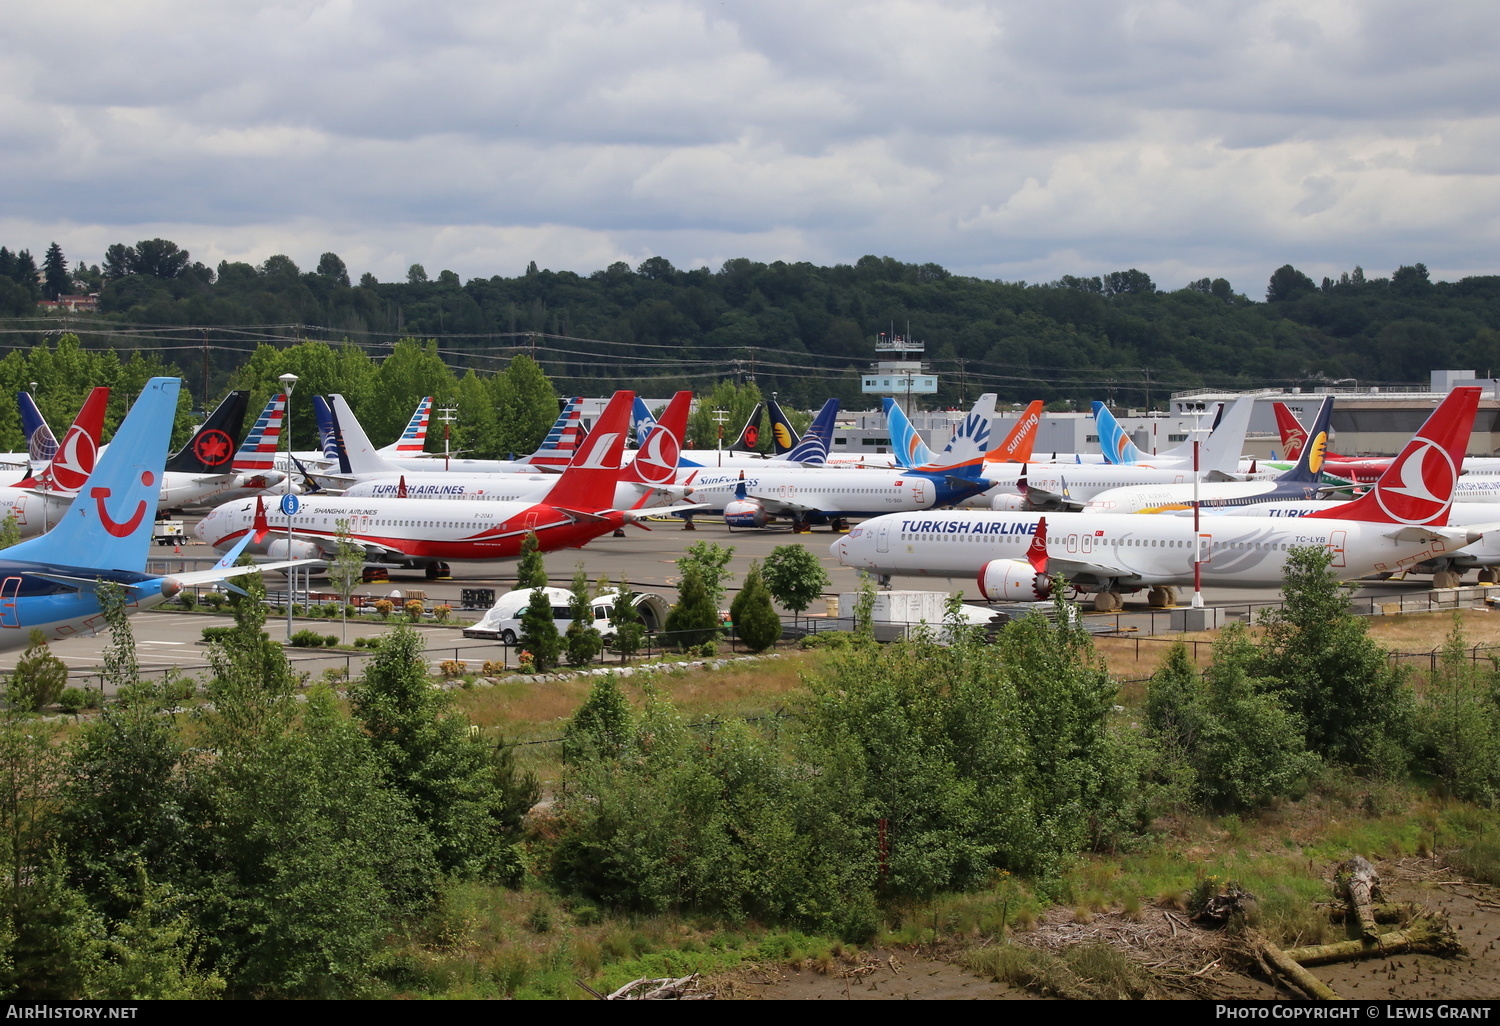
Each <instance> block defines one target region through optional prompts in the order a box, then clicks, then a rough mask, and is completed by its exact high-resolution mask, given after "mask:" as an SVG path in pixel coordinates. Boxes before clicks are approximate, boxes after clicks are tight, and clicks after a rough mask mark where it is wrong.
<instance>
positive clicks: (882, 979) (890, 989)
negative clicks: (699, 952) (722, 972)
mask: <svg viewBox="0 0 1500 1026" xmlns="http://www.w3.org/2000/svg"><path fill="white" fill-rule="evenodd" d="M824 968H825V969H826V970H827V971H826V972H825V971H820V969H818V968H815V967H812V966H803V967H801V968H789V967H784V966H782V967H765V966H757V967H755V968H753V969H745V970H741V971H740V972H738V973H735V974H734V975H733V976H732V977H729V978H727V979H724V980H719V981H715V982H716V984H717V985H718V986H719V988H720V995H721V996H723V997H732V998H740V999H749V1000H767V1001H890V1000H895V1001H981V1000H985V1001H995V1000H1026V999H1030V998H1034V997H1035V996H1036V995H1034V994H1031V993H1028V992H1027V991H1025V990H1021V989H1019V988H1016V987H1010V986H1007V985H1006V984H1003V983H994V982H991V981H989V980H983V979H980V978H979V977H978V976H975V975H974V974H973V973H969V972H966V971H964V970H963V969H961V968H959V967H958V966H956V965H954V964H953V963H951V962H948V961H946V960H944V959H941V958H934V957H931V956H929V955H924V954H922V953H920V952H914V951H889V950H877V951H873V952H869V953H867V954H866V955H865V956H863V957H861V958H860V959H857V960H852V961H840V962H835V963H833V965H831V966H826V967H824Z"/></svg>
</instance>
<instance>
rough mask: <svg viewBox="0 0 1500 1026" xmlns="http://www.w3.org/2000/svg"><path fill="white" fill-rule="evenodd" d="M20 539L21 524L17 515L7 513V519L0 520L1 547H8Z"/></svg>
mask: <svg viewBox="0 0 1500 1026" xmlns="http://www.w3.org/2000/svg"><path fill="white" fill-rule="evenodd" d="M20 540H21V525H20V524H18V523H17V522H16V515H15V514H14V513H7V514H5V519H4V520H3V521H0V549H8V548H10V547H11V546H12V545H15V544H16V543H17V542H19V541H20Z"/></svg>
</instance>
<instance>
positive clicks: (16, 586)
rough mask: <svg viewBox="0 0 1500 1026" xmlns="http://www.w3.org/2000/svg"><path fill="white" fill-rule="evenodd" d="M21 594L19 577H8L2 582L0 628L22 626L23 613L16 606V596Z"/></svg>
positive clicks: (0, 583) (0, 590) (0, 586)
mask: <svg viewBox="0 0 1500 1026" xmlns="http://www.w3.org/2000/svg"><path fill="white" fill-rule="evenodd" d="M20 592H21V579H20V578H19V577H7V578H6V579H5V580H4V581H3V582H0V627H19V626H21V612H20V610H19V608H17V606H16V596H17V595H19V594H20Z"/></svg>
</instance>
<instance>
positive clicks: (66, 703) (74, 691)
mask: <svg viewBox="0 0 1500 1026" xmlns="http://www.w3.org/2000/svg"><path fill="white" fill-rule="evenodd" d="M57 704H58V705H59V706H60V707H61V708H62V711H63V712H65V713H76V712H77V711H78V710H80V709H82V708H83V707H84V706H85V705H87V704H88V695H87V694H86V693H85V692H84V690H83V689H82V688H63V693H62V694H60V695H58V696H57Z"/></svg>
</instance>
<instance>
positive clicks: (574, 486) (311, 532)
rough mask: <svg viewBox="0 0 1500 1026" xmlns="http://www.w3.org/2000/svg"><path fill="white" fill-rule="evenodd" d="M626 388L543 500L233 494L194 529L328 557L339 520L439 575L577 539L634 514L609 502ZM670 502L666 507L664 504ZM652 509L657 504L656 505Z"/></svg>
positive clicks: (269, 550) (625, 423)
mask: <svg viewBox="0 0 1500 1026" xmlns="http://www.w3.org/2000/svg"><path fill="white" fill-rule="evenodd" d="M632 398H633V394H632V393H630V392H616V393H615V395H614V398H612V399H611V400H610V402H609V405H608V406H607V407H606V408H605V410H604V413H603V414H601V415H600V417H599V420H598V422H597V423H596V424H595V425H594V430H593V431H592V432H591V433H590V434H589V436H588V438H587V439H585V440H584V443H583V445H581V446H580V447H579V449H578V451H577V452H576V453H575V454H574V456H573V461H572V462H571V463H570V464H569V465H568V466H567V468H566V469H564V471H563V472H562V474H561V475H559V477H558V480H557V484H556V485H555V486H554V487H553V489H552V491H551V492H550V493H548V495H547V498H546V499H545V500H544V501H541V502H528V501H520V502H494V503H490V502H451V501H448V500H445V499H348V498H342V497H340V498H323V497H321V496H316V495H314V496H308V497H306V498H305V499H304V500H302V501H301V503H300V505H299V507H298V508H297V510H296V512H294V513H293V514H292V516H291V521H290V523H291V540H290V545H289V544H288V538H287V525H288V518H287V515H286V514H285V513H283V512H281V511H280V509H279V508H278V509H276V510H274V511H272V512H270V513H268V512H267V510H266V508H265V504H264V502H263V500H261V499H256V500H254V501H252V502H239V503H230V504H226V505H223V506H220V507H219V508H217V509H215V510H214V511H213V512H211V513H209V514H208V515H207V516H206V517H204V518H203V519H202V520H201V521H199V522H198V526H197V527H196V528H195V529H194V530H195V533H196V534H197V536H198V537H199V538H201V539H203V540H204V541H206V542H208V543H210V544H211V545H213V546H214V548H216V549H218V550H220V551H221V552H222V551H224V550H225V549H227V548H229V547H230V546H232V545H234V544H235V543H236V542H238V541H239V540H240V539H241V538H243V537H244V536H245V535H246V534H249V535H250V536H251V540H250V542H249V547H248V548H247V550H246V551H248V552H252V553H255V554H265V555H270V556H275V557H280V556H283V555H284V554H286V553H287V552H288V551H290V552H293V553H295V554H296V556H295V557H293V558H309V559H319V558H321V559H326V558H328V557H329V556H332V555H333V554H334V553H336V552H337V551H338V536H339V521H341V520H342V521H345V522H346V523H347V524H348V525H349V536H350V538H351V540H352V541H354V542H355V543H356V544H358V545H360V546H362V547H363V548H364V550H365V554H366V558H368V559H371V560H373V561H377V562H383V563H385V562H388V563H397V564H403V565H406V566H409V567H413V568H416V567H420V568H422V569H424V570H425V571H426V572H427V575H428V576H429V577H437V576H438V575H439V574H440V573H441V572H442V570H443V569H444V568H445V566H446V564H447V563H448V561H450V560H451V561H455V562H459V561H485V562H487V561H490V560H497V559H515V558H516V557H518V556H519V555H520V552H521V543H522V541H523V540H524V539H525V537H526V535H527V534H528V533H531V532H535V533H536V536H537V540H538V541H539V542H540V543H541V548H542V550H543V551H546V552H550V551H552V550H554V549H564V548H581V547H582V546H584V545H586V544H588V543H589V542H591V541H593V540H594V539H595V538H598V537H599V536H600V535H604V534H609V533H611V532H612V531H614V530H616V529H617V528H620V527H623V526H624V525H625V524H627V523H631V522H634V521H635V520H637V519H638V514H635V513H633V512H627V511H621V510H618V509H615V508H613V507H612V506H611V505H610V502H611V501H612V500H613V498H614V493H615V482H616V481H617V480H618V479H619V477H620V457H621V455H622V454H623V452H624V449H625V436H626V434H627V433H628V428H629V417H630V401H631V399H632ZM669 508H670V507H669ZM653 512H660V510H656V511H653Z"/></svg>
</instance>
